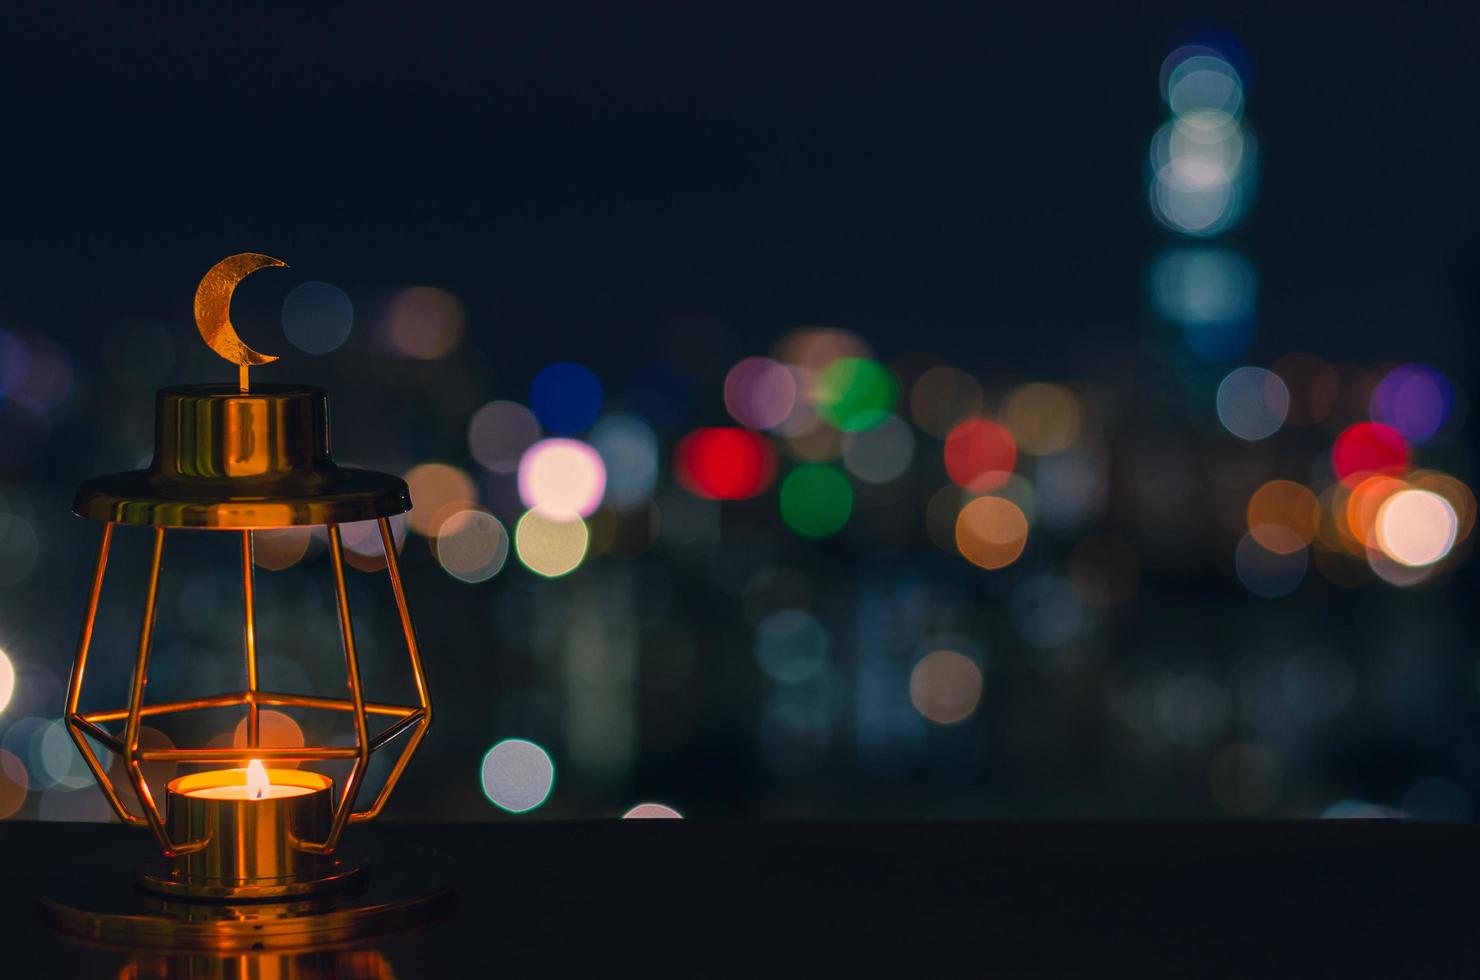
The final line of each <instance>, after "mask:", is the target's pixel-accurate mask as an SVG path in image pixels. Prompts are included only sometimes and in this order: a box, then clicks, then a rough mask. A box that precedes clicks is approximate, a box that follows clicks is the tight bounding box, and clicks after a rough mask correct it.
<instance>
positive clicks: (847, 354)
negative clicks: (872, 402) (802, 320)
mask: <svg viewBox="0 0 1480 980" xmlns="http://www.w3.org/2000/svg"><path fill="white" fill-rule="evenodd" d="M775 354H776V359H777V360H778V361H785V362H786V363H787V364H794V365H796V366H797V367H799V368H801V369H802V370H803V371H805V372H806V373H807V374H809V375H817V374H820V373H821V372H822V370H823V369H824V368H826V367H827V366H828V365H829V364H832V363H833V362H834V361H839V360H842V359H843V358H862V359H866V358H870V357H872V356H873V351H872V350H871V349H870V348H869V345H868V342H867V341H865V340H864V339H863V338H862V337H860V336H858V334H856V333H854V332H853V331H851V330H841V329H839V328H837V327H801V328H799V329H797V330H793V331H792V332H791V333H789V334H787V335H786V336H784V337H782V338H781V340H780V341H778V342H777V344H776V348H775Z"/></svg>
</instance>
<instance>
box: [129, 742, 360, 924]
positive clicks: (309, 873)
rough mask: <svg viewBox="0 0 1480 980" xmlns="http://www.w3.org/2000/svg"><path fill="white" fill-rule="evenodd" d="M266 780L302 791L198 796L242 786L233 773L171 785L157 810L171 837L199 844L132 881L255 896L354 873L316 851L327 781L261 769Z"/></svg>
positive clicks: (304, 889)
mask: <svg viewBox="0 0 1480 980" xmlns="http://www.w3.org/2000/svg"><path fill="white" fill-rule="evenodd" d="M267 778H268V780H269V782H270V783H271V785H272V786H291V787H297V788H301V789H306V790H309V792H307V793H303V794H300V795H297V796H285V797H267V798H264V799H220V798H213V797H206V796H202V795H200V791H202V790H209V789H215V788H218V787H229V786H244V785H246V774H245V772H244V771H243V770H241V769H215V770H210V771H207V772H197V773H191V774H189V775H186V776H180V777H178V778H176V779H173V780H171V781H170V784H169V786H168V787H167V788H166V807H165V811H166V822H167V826H168V828H169V834H170V837H171V839H173V840H201V841H204V842H205V846H204V847H202V848H200V849H199V850H196V851H191V852H189V853H187V854H182V855H180V856H178V857H176V858H175V859H173V860H172V861H168V862H159V861H151V862H148V863H146V864H145V865H144V867H142V868H141V869H140V872H139V881H140V883H141V884H142V885H143V886H144V887H146V888H150V889H153V890H155V891H162V892H166V893H169V894H175V895H181V896H187V897H195V898H211V899H263V898H284V897H288V896H296V895H306V894H309V893H310V892H315V891H322V890H324V889H326V888H334V887H341V886H343V885H344V884H346V883H347V882H348V881H349V880H350V879H351V878H352V877H353V876H354V875H356V874H358V873H359V870H360V869H359V866H358V865H357V864H355V863H353V862H352V861H346V860H343V859H336V858H335V857H334V856H332V855H328V854H326V853H325V851H324V849H323V842H324V840H325V839H326V837H327V836H328V834H329V830H330V825H331V823H332V820H333V805H334V803H333V797H334V780H333V779H331V778H329V777H328V776H326V775H324V774H322V773H317V772H309V771H307V770H303V769H269V770H267ZM305 845H312V846H305Z"/></svg>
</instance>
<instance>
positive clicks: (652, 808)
mask: <svg viewBox="0 0 1480 980" xmlns="http://www.w3.org/2000/svg"><path fill="white" fill-rule="evenodd" d="M622 819H623V820H682V819H683V814H682V813H679V812H678V811H677V810H675V809H673V807H671V806H665V805H663V804H662V803H639V804H637V806H635V807H633V808H632V809H630V810H628V811H627V812H626V813H624V814H622Z"/></svg>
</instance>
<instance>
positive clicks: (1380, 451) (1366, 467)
mask: <svg viewBox="0 0 1480 980" xmlns="http://www.w3.org/2000/svg"><path fill="white" fill-rule="evenodd" d="M1411 458H1412V450H1410V449H1409V447H1408V441H1407V440H1406V439H1404V438H1403V434H1402V433H1401V432H1399V431H1398V430H1397V429H1395V428H1393V427H1392V426H1390V425H1383V424H1382V423H1381V422H1358V423H1357V424H1356V425H1352V426H1348V427H1347V428H1346V429H1345V430H1343V431H1342V433H1341V435H1339V436H1337V437H1336V444H1335V445H1334V446H1333V447H1332V449H1331V469H1332V471H1333V472H1335V473H1336V475H1337V477H1339V478H1340V479H1341V480H1342V482H1344V483H1346V484H1347V485H1348V486H1355V485H1356V484H1357V483H1360V482H1361V481H1362V479H1363V478H1364V477H1366V476H1368V475H1370V474H1373V473H1381V474H1385V475H1388V476H1399V475H1401V474H1402V473H1403V471H1404V470H1406V469H1408V463H1409V461H1410V459H1411Z"/></svg>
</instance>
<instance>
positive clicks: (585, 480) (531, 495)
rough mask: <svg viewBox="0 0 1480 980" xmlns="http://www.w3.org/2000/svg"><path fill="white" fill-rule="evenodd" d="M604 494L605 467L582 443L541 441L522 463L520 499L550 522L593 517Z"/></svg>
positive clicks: (596, 453) (599, 457) (521, 460)
mask: <svg viewBox="0 0 1480 980" xmlns="http://www.w3.org/2000/svg"><path fill="white" fill-rule="evenodd" d="M605 492H606V464H605V463H603V462H602V460H601V454H600V453H598V452H597V451H596V450H595V449H593V448H592V447H591V446H589V445H587V444H586V443H584V442H581V441H580V440H579V439H542V440H540V441H539V442H537V443H535V444H534V445H533V446H530V447H529V449H528V450H527V451H526V452H525V453H524V456H523V458H522V459H520V460H519V499H520V500H522V501H524V506H526V507H528V508H530V509H531V510H533V511H536V512H537V513H539V514H540V516H542V517H544V518H547V519H548V520H552V521H573V520H576V519H578V518H581V517H590V516H591V515H592V514H593V513H595V511H596V508H597V507H600V506H601V498H602V495H603V494H605Z"/></svg>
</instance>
